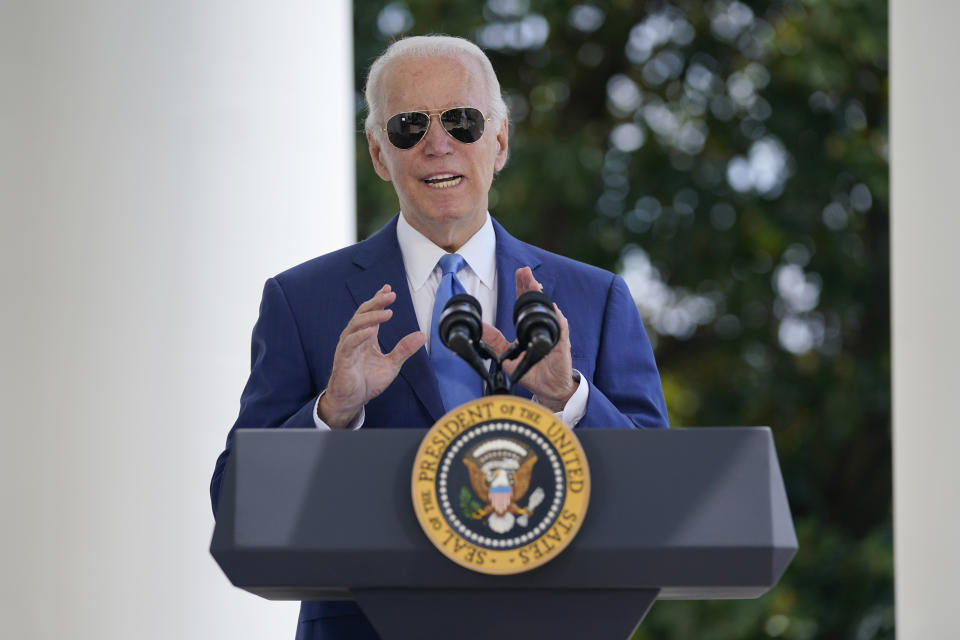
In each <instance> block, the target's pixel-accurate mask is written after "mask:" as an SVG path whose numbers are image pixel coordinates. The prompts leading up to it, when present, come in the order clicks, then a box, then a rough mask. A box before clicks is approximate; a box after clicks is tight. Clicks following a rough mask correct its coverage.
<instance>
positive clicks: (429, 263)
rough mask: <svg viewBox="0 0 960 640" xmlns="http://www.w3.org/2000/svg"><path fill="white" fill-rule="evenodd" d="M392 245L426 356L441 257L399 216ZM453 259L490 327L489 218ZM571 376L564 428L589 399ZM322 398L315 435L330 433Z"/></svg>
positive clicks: (492, 253)
mask: <svg viewBox="0 0 960 640" xmlns="http://www.w3.org/2000/svg"><path fill="white" fill-rule="evenodd" d="M397 242H398V243H399V244H400V254H401V255H402V257H403V268H404V270H405V271H406V272H407V287H408V288H409V289H410V297H411V299H412V301H413V310H414V313H416V316H417V323H418V324H419V325H420V330H421V331H423V332H424V333H425V334H427V343H426V345H425V348H426V349H427V350H428V352H429V349H430V330H431V320H432V318H433V303H434V300H435V299H436V297H437V288H438V287H439V286H440V279H441V278H442V277H443V273H442V272H441V270H440V266H439V265H438V264H437V263H438V262H439V261H440V258H442V257H443V256H444V255H445V254H446V251H444V250H443V249H442V248H440V247H438V246H437V245H435V244H434V243H433V242H432V241H431V240H430V239H429V238H427V237H426V236H425V235H423V234H422V233H420V232H419V231H417V230H416V229H414V228H413V227H411V226H410V224H409V223H408V222H407V220H406V218H404V217H403V214H402V212H401V215H400V218H399V219H398V220H397ZM457 253H458V254H460V255H461V256H462V257H463V259H464V261H465V262H466V263H467V264H466V266H465V267H464V268H463V269H461V270H460V272H459V273H457V279H458V280H459V281H460V284H462V285H463V288H464V289H465V290H466V292H467V293H469V294H470V295H472V296H473V297H474V298H476V299H477V301H478V302H479V303H480V308H481V309H482V310H483V312H482V318H483V321H484V322H486V323H487V324H490V325H493V324H494V322H495V318H496V317H497V257H496V253H497V236H496V233H495V232H494V230H493V222H491V220H490V214H489V212H488V213H487V218H486V221H485V222H484V223H483V226H482V227H480V230H479V231H477V232H476V233H475V234H473V235H472V236H471V237H470V239H469V240H467V242H466V244H464V245H463V246H462V247H460V249H458V250H457ZM388 322H389V321H388ZM575 373H576V375H577V377H579V379H580V382H579V384H578V386H577V389H576V391H574V393H573V396H571V397H570V399H569V400H568V401H567V404H566V406H564V408H563V410H562V411H558V412H557V413H556V414H555V415H556V416H557V419H559V420H560V421H562V422H563V423H564V424H566V425H567V426H569V427H575V426H576V425H577V423H578V422H580V419H581V418H583V414H584V413H586V411H587V398H588V396H589V393H590V387H589V385H588V384H587V381H586V378H584V377H583V376H582V375H580V373H579V372H578V371H577V372H575ZM324 393H326V390H324V391H323V392H322V393H321V394H320V395H319V396H318V397H317V401H316V403H315V404H314V408H313V421H314V423H315V424H316V425H317V428H318V429H324V430H329V429H330V427H329V426H328V425H327V424H326V423H325V422H324V421H323V420H321V419H320V416H319V414H318V408H319V406H320V398H322V397H323V394H324ZM534 401H536V397H534ZM364 416H365V412H364V410H363V409H361V410H360V414H359V415H358V416H357V418H356V419H355V420H354V421H353V423H351V424H350V425H348V426H347V428H348V429H359V428H360V427H361V426H362V425H363V420H364Z"/></svg>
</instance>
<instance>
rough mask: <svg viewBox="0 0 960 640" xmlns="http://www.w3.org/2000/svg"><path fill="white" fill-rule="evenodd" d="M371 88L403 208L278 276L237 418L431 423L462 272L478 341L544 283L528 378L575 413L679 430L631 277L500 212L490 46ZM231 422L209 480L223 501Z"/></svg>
mask: <svg viewBox="0 0 960 640" xmlns="http://www.w3.org/2000/svg"><path fill="white" fill-rule="evenodd" d="M366 97H367V104H368V107H369V110H370V113H369V117H368V118H367V121H366V134H367V141H368V144H369V150H370V157H371V159H372V161H373V166H374V168H375V170H376V171H377V174H378V175H379V176H380V177H381V178H383V179H384V180H388V181H390V182H392V184H393V187H394V189H395V190H396V193H397V197H398V199H399V201H400V214H399V215H398V216H397V217H395V218H394V219H393V220H391V221H390V223H388V224H387V225H386V226H385V227H384V228H383V229H381V230H380V231H379V232H377V233H376V234H375V235H373V236H372V237H371V238H369V239H368V240H365V241H363V242H360V243H358V244H356V245H354V246H352V247H347V248H345V249H341V250H340V251H336V252H334V253H331V254H328V255H325V256H321V257H319V258H316V259H314V260H311V261H309V262H307V263H304V264H302V265H299V266H297V267H294V268H293V269H290V270H289V271H286V272H284V273H282V274H280V275H278V276H276V277H275V278H271V279H270V280H268V281H267V284H266V286H265V288H264V293H263V300H262V303H261V307H260V318H259V320H258V321H257V324H256V326H255V328H254V331H253V350H252V364H251V371H250V379H249V381H248V382H247V386H246V388H245V389H244V392H243V395H242V397H241V408H240V415H239V417H238V419H237V422H236V424H235V425H234V429H237V428H311V427H316V428H320V429H343V428H354V429H355V428H364V429H369V428H389V427H411V428H426V427H429V426H431V425H432V424H433V423H434V422H436V421H437V420H438V419H439V418H440V417H441V416H442V415H443V413H445V411H446V410H449V409H451V408H453V406H456V405H457V404H459V403H458V402H456V401H452V400H451V399H450V397H448V395H447V386H446V385H447V382H448V380H447V376H446V374H444V375H440V376H439V378H440V382H441V384H438V375H437V373H436V371H437V370H438V369H439V368H440V366H441V365H440V364H435V360H437V358H439V357H441V356H444V355H449V351H448V350H447V351H444V347H443V346H442V345H439V344H437V342H436V339H437V336H436V329H435V315H436V313H435V310H434V303H435V302H437V298H438V297H439V296H440V295H441V294H439V293H438V288H442V287H444V286H446V285H445V284H444V283H445V282H446V283H447V284H449V283H451V282H452V281H454V280H455V281H456V284H455V285H454V286H462V287H463V289H465V290H466V291H467V292H468V293H471V294H472V295H474V296H475V297H477V298H478V299H479V301H480V303H481V305H482V308H483V320H484V327H483V340H484V341H485V342H487V343H488V344H489V345H491V347H492V348H493V349H494V350H495V351H496V352H498V353H502V352H503V351H504V350H505V349H506V348H507V347H508V345H509V344H510V342H511V341H512V340H513V339H514V329H513V326H512V321H511V314H512V309H513V301H514V300H515V299H516V297H517V296H518V295H520V294H522V293H524V292H526V291H532V290H542V291H543V292H544V293H545V294H547V295H548V296H550V297H551V298H552V299H553V300H554V301H555V302H556V304H555V310H556V312H557V316H558V320H559V323H560V336H559V341H558V343H557V346H556V347H555V348H554V349H553V351H552V352H551V353H550V354H549V355H548V356H547V357H546V358H544V359H543V360H542V361H541V362H539V363H538V364H537V365H536V366H534V367H533V368H532V369H531V370H530V371H529V372H528V373H527V375H526V376H525V377H524V378H523V381H522V386H523V387H524V388H525V390H526V391H528V392H529V393H524V395H527V396H529V395H530V394H531V393H532V394H533V397H534V399H535V401H537V402H540V403H541V404H543V405H545V406H546V407H548V408H550V409H551V410H552V411H555V412H557V414H558V416H559V417H560V419H561V420H562V421H563V422H564V423H566V424H567V425H568V426H570V427H576V428H580V429H582V428H588V427H606V428H637V427H666V426H667V417H666V406H665V403H664V400H663V392H662V390H661V387H660V379H659V375H658V373H657V370H656V365H655V363H654V360H653V353H652V351H651V348H650V344H649V341H648V339H647V336H646V333H645V332H644V329H643V326H642V324H641V321H640V318H639V315H638V313H637V309H636V306H635V304H634V302H633V299H632V298H631V296H630V294H629V292H628V291H627V288H626V285H625V284H624V283H623V281H622V280H621V279H620V278H618V277H616V276H614V275H613V274H610V273H608V272H606V271H602V270H600V269H596V268H594V267H589V266H587V265H583V264H580V263H577V262H574V261H572V260H568V259H565V258H561V257H559V256H556V255H554V254H551V253H548V252H546V251H543V250H540V249H537V248H535V247H532V246H530V245H527V244H525V243H522V242H520V241H518V240H516V239H515V238H513V237H511V236H510V235H509V234H507V232H506V231H504V229H503V228H502V227H501V226H500V225H499V224H497V223H496V222H495V221H493V219H492V218H491V217H490V215H489V213H488V212H487V194H488V192H489V190H490V185H491V183H492V181H493V175H494V173H495V172H497V171H499V170H500V169H502V168H503V166H504V163H505V162H506V160H507V149H508V135H507V133H508V126H507V109H506V105H505V104H504V102H503V99H502V97H501V95H500V85H499V82H498V81H497V78H496V74H495V73H494V71H493V67H492V66H491V65H490V61H489V60H488V59H487V57H486V56H485V55H484V54H483V53H482V51H480V49H479V48H477V47H476V46H475V45H473V44H471V43H469V42H468V41H466V40H461V39H458V38H448V37H440V36H430V37H416V38H407V39H405V40H400V41H398V42H396V43H394V44H393V45H391V46H390V47H389V48H388V49H387V51H386V52H385V53H384V54H383V55H382V56H381V57H380V58H379V59H378V60H377V61H375V62H374V64H373V65H372V67H371V69H370V74H369V77H368V80H367V89H366ZM454 253H455V254H458V255H459V256H461V257H462V261H461V260H460V258H455V259H453V258H452V257H451V256H449V254H454ZM444 256H448V257H447V258H446V259H445V260H443V261H441V258H444ZM451 260H453V262H455V263H456V264H457V266H456V267H454V268H453V272H452V275H451V273H446V274H445V273H444V272H443V271H444V268H443V267H441V264H446V263H447V262H450V261H451ZM445 279H446V280H445ZM438 306H439V305H438ZM428 352H429V353H428ZM513 364H515V363H513ZM443 366H446V365H443ZM507 368H508V370H512V366H508V367H507ZM480 391H481V389H480V386H479V383H478V384H477V386H476V394H475V395H478V394H479V393H480ZM519 391H520V392H521V393H523V392H524V389H521V390H519ZM232 433H233V431H232V430H231V436H228V438H227V447H226V450H225V451H224V452H223V454H221V456H220V458H219V459H218V460H217V466H216V469H215V471H214V476H213V481H212V482H211V487H210V492H211V499H212V501H213V505H214V511H216V507H217V503H218V499H219V492H220V483H221V480H222V475H223V471H224V468H225V465H226V461H227V458H228V457H229V454H230V447H231V443H232ZM367 637H369V638H375V637H376V633H375V632H374V630H373V629H372V627H371V626H370V625H369V623H368V622H367V621H366V619H365V618H364V617H363V615H362V614H361V613H360V612H359V609H357V608H356V606H355V605H354V604H353V603H347V602H305V603H303V605H302V607H301V613H300V622H299V625H298V629H297V638H324V639H329V638H367Z"/></svg>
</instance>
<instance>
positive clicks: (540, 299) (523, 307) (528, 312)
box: [505, 291, 560, 384]
mask: <svg viewBox="0 0 960 640" xmlns="http://www.w3.org/2000/svg"><path fill="white" fill-rule="evenodd" d="M513 323H514V324H515V325H516V327H517V344H516V349H515V351H516V353H514V354H513V355H512V356H511V357H515V356H516V355H517V354H519V352H520V351H522V350H525V351H526V355H524V357H523V360H522V361H521V362H520V364H519V365H517V368H516V369H515V370H514V372H513V377H512V380H511V382H512V383H513V384H516V382H517V381H518V380H519V379H520V378H522V377H523V376H524V374H526V373H527V371H529V370H530V367H532V366H533V365H535V364H537V363H538V362H540V360H542V359H543V358H544V356H546V355H547V354H548V353H550V351H551V349H553V347H554V345H556V344H557V340H559V338H560V323H559V321H558V320H557V314H556V313H554V311H553V301H552V300H550V298H549V297H548V296H546V295H545V294H543V293H541V292H540V291H528V292H527V293H525V294H523V295H522V296H520V297H519V298H517V302H516V304H514V306H513ZM511 351H513V350H511ZM505 355H506V354H505Z"/></svg>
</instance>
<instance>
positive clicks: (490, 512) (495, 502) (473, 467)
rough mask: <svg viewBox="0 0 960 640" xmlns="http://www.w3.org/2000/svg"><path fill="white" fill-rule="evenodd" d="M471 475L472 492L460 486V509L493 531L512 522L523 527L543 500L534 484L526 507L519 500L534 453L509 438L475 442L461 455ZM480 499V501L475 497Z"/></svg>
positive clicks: (504, 530) (525, 488)
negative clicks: (481, 521)
mask: <svg viewBox="0 0 960 640" xmlns="http://www.w3.org/2000/svg"><path fill="white" fill-rule="evenodd" d="M463 464H464V465H466V467H467V471H468V472H469V474H470V486H471V487H472V488H473V493H472V494H471V493H470V491H469V490H468V489H467V488H466V487H463V489H462V490H461V492H460V502H461V508H462V510H463V512H464V515H466V516H467V517H468V518H473V519H474V520H483V519H484V518H486V523H487V526H488V527H490V529H491V530H493V531H494V532H496V533H499V534H503V533H507V532H508V531H510V530H511V529H512V528H513V527H514V525H519V526H521V527H526V526H527V524H528V523H529V519H530V516H531V515H532V514H533V510H534V509H535V508H536V507H537V505H539V504H540V503H541V502H543V498H544V491H543V489H542V488H540V487H537V488H536V489H534V491H533V492H532V493H531V494H530V497H529V499H528V500H527V503H526V505H525V506H522V507H521V506H520V501H521V500H522V499H523V497H524V496H525V495H526V494H527V491H528V490H529V489H530V479H531V477H532V475H533V467H534V465H536V464H537V456H536V454H534V453H533V452H532V451H530V450H529V449H528V448H527V447H526V446H524V445H523V444H521V443H520V442H518V441H516V440H513V439H511V438H494V439H491V440H486V441H484V442H480V443H478V444H477V445H476V446H474V447H473V448H472V449H471V450H470V451H468V452H467V454H466V455H465V456H464V457H463ZM477 499H479V501H478V500H477Z"/></svg>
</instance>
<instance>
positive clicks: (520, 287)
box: [515, 267, 543, 297]
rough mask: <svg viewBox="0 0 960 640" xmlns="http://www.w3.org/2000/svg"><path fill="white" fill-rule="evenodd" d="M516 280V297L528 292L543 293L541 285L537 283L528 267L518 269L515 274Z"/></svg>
mask: <svg viewBox="0 0 960 640" xmlns="http://www.w3.org/2000/svg"><path fill="white" fill-rule="evenodd" d="M515 277H516V280H517V296H518V297H519V296H522V295H523V294H525V293H527V292H528V291H543V285H542V284H540V283H539V282H537V279H536V278H534V277H533V271H531V270H530V267H520V268H519V269H517V272H516V274H515Z"/></svg>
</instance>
